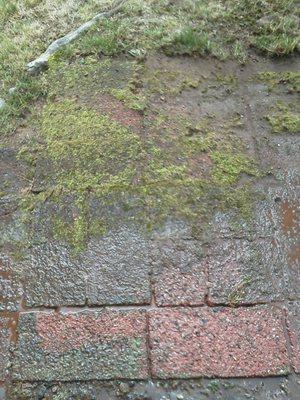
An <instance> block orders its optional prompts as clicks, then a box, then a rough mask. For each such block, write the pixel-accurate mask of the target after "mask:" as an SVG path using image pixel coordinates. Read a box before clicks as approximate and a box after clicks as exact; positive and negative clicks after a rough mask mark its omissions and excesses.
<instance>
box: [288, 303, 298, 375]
mask: <svg viewBox="0 0 300 400" xmlns="http://www.w3.org/2000/svg"><path fill="white" fill-rule="evenodd" d="M287 327H288V332H289V336H290V341H291V351H292V364H293V367H294V370H295V372H297V373H300V302H299V301H298V302H295V303H293V304H289V306H288V308H287Z"/></svg>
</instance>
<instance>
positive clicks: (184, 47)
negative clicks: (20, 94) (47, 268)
mask: <svg viewBox="0 0 300 400" xmlns="http://www.w3.org/2000/svg"><path fill="white" fill-rule="evenodd" d="M110 4H112V1H103V2H98V1H97V0H87V1H84V2H79V1H77V0H68V1H62V0H53V1H50V0H47V1H40V0H0V42H1V48H0V82H1V86H0V97H3V98H5V99H7V97H8V96H7V93H8V90H9V88H11V87H15V86H17V85H18V84H19V83H20V82H22V81H23V80H24V79H25V80H26V79H27V77H26V71H25V66H26V64H27V63H28V62H29V61H32V60H33V59H35V58H36V57H38V56H39V55H40V54H41V53H42V52H43V51H44V50H45V49H46V48H47V46H48V45H49V44H50V43H51V42H52V41H53V40H55V39H57V38H58V37H60V36H62V35H64V34H66V33H67V32H68V31H70V30H71V29H73V28H76V27H77V26H79V25H80V24H81V23H83V22H84V21H86V20H87V19H89V18H91V17H92V16H94V15H95V14H96V13H98V12H99V11H100V10H101V9H103V7H104V6H107V5H110ZM298 25H299V8H297V1H296V0H264V1H263V0H254V1H252V0H251V1H250V0H227V1H226V2H224V1H221V0H201V1H200V0H195V1H191V0H182V1H180V2H179V3H178V2H177V3H176V5H175V4H172V3H170V2H169V1H165V0H146V1H144V0H143V1H142V0H130V1H128V2H127V3H126V4H125V6H124V8H123V11H122V13H120V14H119V15H116V16H114V17H113V18H111V19H109V20H105V21H101V22H99V24H97V25H96V26H95V27H94V28H93V29H91V31H90V32H88V33H87V34H86V35H84V36H83V37H82V38H80V39H79V40H78V41H76V43H74V44H72V45H70V46H68V47H67V48H65V49H63V50H62V51H61V52H60V56H61V57H64V58H65V59H70V58H72V57H73V58H80V57H85V56H87V55H90V54H94V55H101V54H104V55H110V56H112V55H118V54H122V53H124V54H126V55H130V56H133V57H137V58H143V57H144V56H145V54H146V53H147V52H149V51H153V50H157V49H163V50H164V51H165V52H166V53H168V54H182V55H198V56H205V55H208V54H211V55H212V56H215V57H217V58H219V59H226V58H228V57H232V58H235V59H237V60H238V61H239V62H241V63H245V62H246V60H247V57H248V55H249V52H251V51H252V48H255V49H256V50H257V51H259V52H263V53H265V54H266V55H269V56H286V55H289V54H292V53H295V52H297V51H298V48H299V34H298V32H299V26H298Z"/></svg>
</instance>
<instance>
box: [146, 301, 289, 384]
mask: <svg viewBox="0 0 300 400" xmlns="http://www.w3.org/2000/svg"><path fill="white" fill-rule="evenodd" d="M282 318H283V315H282V313H281V311H280V310H275V309H272V308H271V307H264V306H257V307H251V308H236V309H230V308H213V309H212V308H206V307H203V308H197V309H188V308H185V309H182V308H177V309H164V310H159V311H153V312H152V313H151V316H150V342H151V343H150V345H151V358H152V373H153V375H154V376H155V377H159V378H192V377H201V376H207V377H212V376H218V377H243V376H267V375H280V374H284V373H287V372H288V371H289V359H288V353H287V348H286V339H285V335H284V331H283V324H282Z"/></svg>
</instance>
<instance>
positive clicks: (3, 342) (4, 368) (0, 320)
mask: <svg viewBox="0 0 300 400" xmlns="http://www.w3.org/2000/svg"><path fill="white" fill-rule="evenodd" d="M10 324H11V319H10V318H9V317H8V316H4V315H1V314H0V382H1V381H2V382H4V381H5V380H6V379H7V376H8V367H9V363H10V357H11V355H10V337H11V331H10Z"/></svg>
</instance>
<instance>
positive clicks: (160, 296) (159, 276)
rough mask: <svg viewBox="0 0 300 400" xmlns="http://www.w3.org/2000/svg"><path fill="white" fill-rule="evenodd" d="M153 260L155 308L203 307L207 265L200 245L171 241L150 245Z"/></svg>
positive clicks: (178, 240) (176, 240) (194, 242)
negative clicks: (151, 246)
mask: <svg viewBox="0 0 300 400" xmlns="http://www.w3.org/2000/svg"><path fill="white" fill-rule="evenodd" d="M153 259H154V261H153V264H154V265H153V267H154V281H155V283H154V286H155V301H156V304H157V305H158V306H172V305H201V304H203V303H204V298H205V294H206V269H207V264H206V260H205V259H204V258H203V252H202V249H201V243H199V242H197V241H192V240H180V239H174V238H173V239H165V240H161V241H154V243H153Z"/></svg>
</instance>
